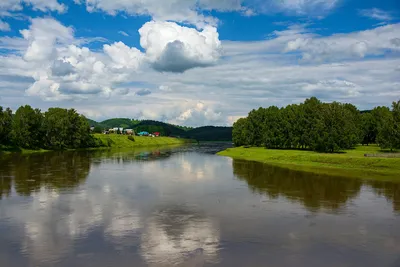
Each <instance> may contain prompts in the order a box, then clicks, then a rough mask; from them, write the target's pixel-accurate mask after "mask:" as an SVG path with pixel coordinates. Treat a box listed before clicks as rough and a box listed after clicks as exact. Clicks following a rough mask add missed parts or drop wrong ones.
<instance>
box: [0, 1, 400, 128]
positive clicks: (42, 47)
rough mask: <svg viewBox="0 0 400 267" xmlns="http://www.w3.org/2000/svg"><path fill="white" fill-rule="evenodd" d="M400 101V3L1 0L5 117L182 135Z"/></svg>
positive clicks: (0, 95) (0, 93)
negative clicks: (60, 115) (283, 115)
mask: <svg viewBox="0 0 400 267" xmlns="http://www.w3.org/2000/svg"><path fill="white" fill-rule="evenodd" d="M312 96H316V97H318V98H319V99H321V100H322V101H325V102H331V101H340V102H348V103H352V104H354V105H356V106H357V107H358V108H359V109H361V110H364V109H370V108H372V107H374V106H378V105H384V106H390V105H391V103H392V102H393V101H397V100H400V1H398V0H163V1H160V0H0V106H3V107H10V108H12V109H13V110H16V109H17V108H18V107H19V106H21V105H25V104H28V105H31V106H32V107H34V108H39V109H41V110H42V111H45V110H47V109H48V108H49V107H63V108H75V109H76V110H77V111H78V112H80V113H82V114H84V115H85V116H87V117H89V118H91V119H94V120H97V121H101V120H104V119H108V118H115V117H124V118H134V119H151V120H160V121H164V122H169V123H173V124H179V125H186V126H204V125H221V126H226V125H232V124H233V123H234V122H235V121H236V120H237V119H238V118H241V117H245V116H246V115H247V114H248V112H249V111H251V110H252V109H257V108H259V107H268V106H271V105H276V106H279V107H282V106H285V105H288V104H292V103H300V102H303V101H304V100H305V99H306V98H309V97H312Z"/></svg>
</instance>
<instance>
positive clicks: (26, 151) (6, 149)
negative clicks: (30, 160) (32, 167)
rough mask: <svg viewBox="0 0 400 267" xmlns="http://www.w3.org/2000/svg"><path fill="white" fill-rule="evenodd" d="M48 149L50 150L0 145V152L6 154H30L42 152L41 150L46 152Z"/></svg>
mask: <svg viewBox="0 0 400 267" xmlns="http://www.w3.org/2000/svg"><path fill="white" fill-rule="evenodd" d="M48 151H50V150H45V149H37V150H31V149H24V148H19V147H14V146H3V145H0V154H8V153H21V154H32V153H42V152H48Z"/></svg>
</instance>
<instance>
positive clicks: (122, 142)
mask: <svg viewBox="0 0 400 267" xmlns="http://www.w3.org/2000/svg"><path fill="white" fill-rule="evenodd" d="M94 136H95V137H96V138H98V139H99V140H101V142H102V143H103V145H104V146H105V147H112V148H134V147H145V146H165V145H179V144H186V143H192V142H193V140H189V139H181V138H172V137H146V136H143V137H142V136H133V138H134V140H135V141H132V140H129V138H128V136H126V135H117V134H95V135H94Z"/></svg>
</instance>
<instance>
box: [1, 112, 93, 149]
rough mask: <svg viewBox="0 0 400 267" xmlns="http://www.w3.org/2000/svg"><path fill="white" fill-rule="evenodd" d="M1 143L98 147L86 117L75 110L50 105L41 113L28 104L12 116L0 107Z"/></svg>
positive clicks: (13, 145) (53, 146) (28, 146)
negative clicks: (50, 106)
mask: <svg viewBox="0 0 400 267" xmlns="http://www.w3.org/2000/svg"><path fill="white" fill-rule="evenodd" d="M0 111H1V112H0V145H1V146H7V147H18V148H24V149H50V150H53V149H75V148H88V147H97V146H99V145H100V142H99V141H98V140H96V139H95V138H94V137H93V136H92V135H91V133H90V127H89V124H88V122H87V120H86V118H85V117H84V116H82V115H79V114H78V113H77V112H76V111H75V110H74V109H68V110H67V109H62V108H50V109H49V110H48V111H47V112H45V113H42V112H41V111H40V110H39V109H33V108H32V107H30V106H28V105H26V106H21V107H20V108H19V109H18V110H17V111H16V112H15V115H14V116H12V112H11V110H10V109H6V110H5V111H3V108H2V107H0Z"/></svg>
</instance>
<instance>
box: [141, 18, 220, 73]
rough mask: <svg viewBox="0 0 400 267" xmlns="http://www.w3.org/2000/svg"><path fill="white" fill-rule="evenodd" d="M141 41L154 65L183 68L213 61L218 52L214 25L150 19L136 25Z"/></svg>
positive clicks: (182, 69)
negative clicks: (192, 25)
mask: <svg viewBox="0 0 400 267" xmlns="http://www.w3.org/2000/svg"><path fill="white" fill-rule="evenodd" d="M139 33H140V45H141V46H142V47H143V48H144V49H146V55H147V57H148V59H149V60H150V61H151V62H152V64H153V66H154V68H155V69H157V70H160V71H171V72H184V71H185V70H188V69H191V68H194V67H201V66H207V65H211V64H213V63H215V62H216V61H217V60H218V58H219V56H220V52H221V42H220V40H219V38H218V32H217V29H216V28H214V27H211V26H207V27H205V28H204V29H203V30H202V31H200V32H199V31H197V30H195V29H192V28H187V27H182V26H179V25H177V24H176V23H172V22H155V21H151V22H148V23H146V24H145V25H143V27H142V28H141V29H139Z"/></svg>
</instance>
